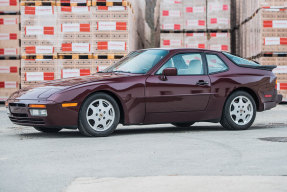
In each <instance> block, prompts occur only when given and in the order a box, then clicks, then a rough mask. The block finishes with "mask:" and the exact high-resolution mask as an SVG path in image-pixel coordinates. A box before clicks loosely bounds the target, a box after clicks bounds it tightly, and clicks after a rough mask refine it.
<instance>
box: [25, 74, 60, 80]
mask: <svg viewBox="0 0 287 192" xmlns="http://www.w3.org/2000/svg"><path fill="white" fill-rule="evenodd" d="M54 75H55V74H54V73H53V72H26V73H25V81H48V80H54V78H55V76H54Z"/></svg>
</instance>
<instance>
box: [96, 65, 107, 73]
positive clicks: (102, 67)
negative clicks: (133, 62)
mask: <svg viewBox="0 0 287 192" xmlns="http://www.w3.org/2000/svg"><path fill="white" fill-rule="evenodd" d="M108 67H110V66H109V65H99V66H97V72H99V71H103V70H105V69H106V68H108Z"/></svg>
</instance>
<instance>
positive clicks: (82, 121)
mask: <svg viewBox="0 0 287 192" xmlns="http://www.w3.org/2000/svg"><path fill="white" fill-rule="evenodd" d="M97 99H104V100H107V101H108V102H110V104H111V105H112V107H113V109H114V115H115V117H114V121H113V123H112V124H111V125H110V127H109V128H108V129H107V130H103V131H97V130H95V129H93V128H92V126H90V124H89V122H88V120H87V117H86V113H87V110H88V107H89V105H90V104H91V103H93V102H94V101H96V100H97ZM119 121H120V109H119V106H118V104H117V102H116V101H115V99H114V98H113V97H111V96H110V95H107V94H105V93H95V94H93V95H91V96H89V97H88V98H87V99H86V100H85V102H84V103H83V105H82V107H81V110H80V112H79V126H78V129H79V131H80V133H81V134H83V135H84V136H87V137H106V136H108V135H110V134H112V133H113V132H114V130H115V129H116V128H117V126H118V124H119Z"/></svg>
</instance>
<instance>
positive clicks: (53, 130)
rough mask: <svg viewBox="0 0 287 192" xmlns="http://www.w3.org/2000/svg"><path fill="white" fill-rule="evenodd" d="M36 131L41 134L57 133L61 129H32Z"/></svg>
mask: <svg viewBox="0 0 287 192" xmlns="http://www.w3.org/2000/svg"><path fill="white" fill-rule="evenodd" d="M34 128H35V129H36V130H37V131H40V132H43V133H58V132H59V131H61V130H62V129H60V128H47V127H34Z"/></svg>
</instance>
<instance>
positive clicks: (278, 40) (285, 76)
mask: <svg viewBox="0 0 287 192" xmlns="http://www.w3.org/2000/svg"><path fill="white" fill-rule="evenodd" d="M239 5H240V7H239V8H238V7H237V11H239V12H240V14H241V15H240V21H237V23H239V30H238V31H239V33H237V36H239V37H240V41H238V46H237V49H236V51H237V54H238V55H240V56H242V57H245V58H252V59H255V60H256V61H258V62H259V63H261V64H262V65H277V68H276V69H274V70H273V72H274V73H275V74H276V76H277V81H278V85H279V84H282V83H283V84H282V86H281V88H279V89H278V90H279V92H280V93H283V92H284V91H285V92H284V94H285V95H284V97H285V101H286V100H287V95H286V89H283V87H285V82H286V81H287V2H286V1H284V0H256V1H248V0H243V1H242V2H240V3H239ZM245 7H247V8H248V9H244V8H245ZM239 34H240V35H239ZM283 85H284V86H283ZM277 87H280V86H277Z"/></svg>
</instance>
